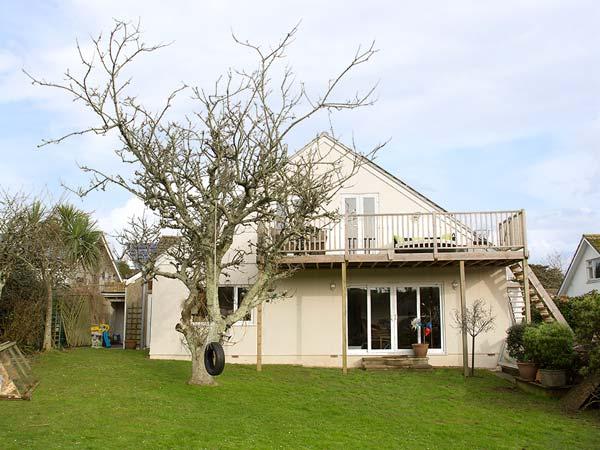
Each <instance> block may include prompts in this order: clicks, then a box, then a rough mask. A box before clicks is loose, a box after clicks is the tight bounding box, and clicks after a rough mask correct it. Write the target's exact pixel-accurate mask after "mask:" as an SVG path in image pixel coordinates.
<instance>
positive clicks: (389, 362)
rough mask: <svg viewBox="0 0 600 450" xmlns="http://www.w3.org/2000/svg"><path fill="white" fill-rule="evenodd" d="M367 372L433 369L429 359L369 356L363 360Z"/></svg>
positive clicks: (407, 356) (402, 356)
mask: <svg viewBox="0 0 600 450" xmlns="http://www.w3.org/2000/svg"><path fill="white" fill-rule="evenodd" d="M362 368H363V369H365V370H391V369H419V370H424V369H431V368H432V367H431V366H430V365H429V358H427V357H425V358H417V357H415V356H412V355H390V356H369V357H365V358H363V359H362Z"/></svg>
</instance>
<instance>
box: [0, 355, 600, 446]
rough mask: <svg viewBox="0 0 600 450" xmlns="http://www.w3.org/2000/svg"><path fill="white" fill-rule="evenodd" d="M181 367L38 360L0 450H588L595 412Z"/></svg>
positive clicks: (453, 384) (340, 380)
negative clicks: (199, 382)
mask: <svg viewBox="0 0 600 450" xmlns="http://www.w3.org/2000/svg"><path fill="white" fill-rule="evenodd" d="M189 370H190V363H188V362H183V361H154V360H149V359H147V358H146V355H145V354H144V353H143V352H136V351H121V350H94V349H80V350H74V351H68V352H52V353H50V354H47V355H43V356H42V357H40V359H39V361H37V362H36V364H35V371H36V375H37V376H38V378H39V379H40V380H41V384H40V385H39V386H38V388H37V390H36V391H35V392H34V395H33V399H32V400H31V401H29V402H27V401H4V402H2V403H0V430H1V432H0V448H2V449H10V448H19V449H22V448H28V449H29V448H44V449H47V448H289V447H303V448H309V447H310V448H367V447H372V448H419V449H427V448H469V449H471V448H600V416H599V415H598V414H597V412H590V413H584V414H577V415H574V416H567V415H565V414H563V413H562V412H561V411H560V410H559V408H558V405H557V403H556V401H554V400H550V399H545V398H538V397H535V396H529V395H526V394H523V393H521V392H519V391H517V390H514V389H512V387H511V385H510V384H509V383H508V382H506V381H504V380H501V379H499V378H497V377H495V376H494V375H492V374H489V373H483V374H482V376H481V377H477V378H474V379H468V380H463V378H462V377H461V375H460V373H459V372H458V371H457V370H453V369H437V370H434V371H432V372H426V373H423V372H418V373H417V372H363V371H360V370H354V371H351V372H350V373H349V374H348V375H347V376H342V374H341V373H340V371H339V370H333V369H310V368H302V367H290V366H266V367H265V368H264V371H263V372H262V373H257V372H256V371H255V369H254V368H253V367H251V366H235V365H228V366H227V367H226V369H225V372H224V373H223V375H221V376H220V377H219V386H218V387H210V388H199V387H197V386H189V385H187V384H186V380H187V378H188V375H189Z"/></svg>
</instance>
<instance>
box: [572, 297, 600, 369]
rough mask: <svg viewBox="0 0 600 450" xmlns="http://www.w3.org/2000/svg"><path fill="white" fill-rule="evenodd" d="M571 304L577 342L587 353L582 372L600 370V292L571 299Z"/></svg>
mask: <svg viewBox="0 0 600 450" xmlns="http://www.w3.org/2000/svg"><path fill="white" fill-rule="evenodd" d="M569 303H570V305H571V315H572V322H571V326H572V327H573V331H574V332H575V336H576V337H577V343H578V344H579V345H580V346H581V347H582V349H583V351H584V353H585V360H586V361H585V367H584V368H583V370H582V372H583V373H584V374H587V373H589V372H600V293H599V292H598V291H592V292H590V293H589V294H586V295H584V296H582V297H575V298H572V299H571V300H570V301H569Z"/></svg>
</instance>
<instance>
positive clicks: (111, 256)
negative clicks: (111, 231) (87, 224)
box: [100, 232, 123, 281]
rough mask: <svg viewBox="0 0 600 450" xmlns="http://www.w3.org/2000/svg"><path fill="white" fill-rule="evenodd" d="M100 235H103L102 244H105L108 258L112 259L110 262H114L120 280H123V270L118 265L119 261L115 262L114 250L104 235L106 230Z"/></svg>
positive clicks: (113, 265)
mask: <svg viewBox="0 0 600 450" xmlns="http://www.w3.org/2000/svg"><path fill="white" fill-rule="evenodd" d="M100 236H101V237H102V239H101V241H102V244H103V245H104V249H105V250H106V253H108V258H109V259H110V262H111V263H112V267H113V269H114V271H115V272H116V274H117V278H118V279H119V281H123V277H121V272H120V271H119V268H118V267H117V263H116V262H115V257H114V255H113V252H112V250H111V249H110V245H108V241H107V240H106V236H105V235H104V232H102V233H100Z"/></svg>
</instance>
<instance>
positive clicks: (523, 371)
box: [517, 361, 537, 381]
mask: <svg viewBox="0 0 600 450" xmlns="http://www.w3.org/2000/svg"><path fill="white" fill-rule="evenodd" d="M517 366H519V377H521V378H523V379H524V380H527V381H533V380H535V374H536V373H537V367H536V365H535V363H532V362H518V361H517Z"/></svg>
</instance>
